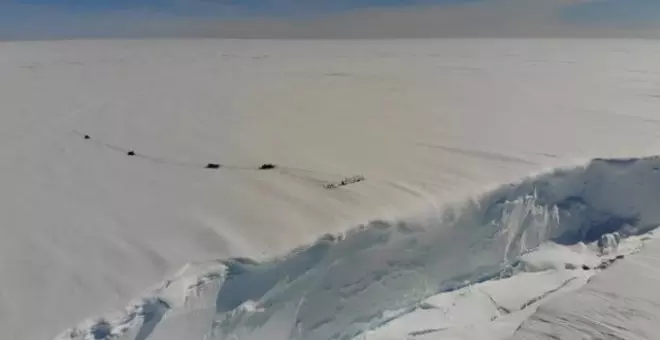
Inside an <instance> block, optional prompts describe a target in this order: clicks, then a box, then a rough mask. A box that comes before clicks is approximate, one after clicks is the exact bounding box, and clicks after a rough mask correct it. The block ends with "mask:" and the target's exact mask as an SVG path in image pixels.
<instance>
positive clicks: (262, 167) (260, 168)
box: [259, 163, 275, 170]
mask: <svg viewBox="0 0 660 340" xmlns="http://www.w3.org/2000/svg"><path fill="white" fill-rule="evenodd" d="M270 169H275V164H271V163H266V164H262V165H261V166H260V167H259V170H270Z"/></svg>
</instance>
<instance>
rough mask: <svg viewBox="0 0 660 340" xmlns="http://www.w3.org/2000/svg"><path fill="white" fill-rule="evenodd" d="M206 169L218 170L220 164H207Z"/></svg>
mask: <svg viewBox="0 0 660 340" xmlns="http://www.w3.org/2000/svg"><path fill="white" fill-rule="evenodd" d="M206 168H207V169H220V164H216V163H209V164H207V165H206Z"/></svg>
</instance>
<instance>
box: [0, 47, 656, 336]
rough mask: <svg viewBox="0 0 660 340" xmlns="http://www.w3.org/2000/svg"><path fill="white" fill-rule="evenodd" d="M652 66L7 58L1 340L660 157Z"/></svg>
mask: <svg viewBox="0 0 660 340" xmlns="http://www.w3.org/2000/svg"><path fill="white" fill-rule="evenodd" d="M659 60H660V47H658V45H657V44H655V43H654V42H653V41H643V40H477V39H474V40H398V41H389V40H383V41H331V40H328V41H256V40H254V41H239V40H235V41H232V40H226V41H223V40H127V41H113V40H106V41H54V42H1V43H0V74H1V75H2V78H1V79H0V168H1V169H2V176H0V188H2V204H0V216H2V217H3V218H2V225H1V226H2V237H0V329H2V333H3V336H2V337H3V338H4V339H21V340H23V339H36V340H39V339H51V338H53V337H54V336H56V335H57V334H58V333H59V332H61V331H64V330H65V329H67V328H69V327H72V326H74V325H77V324H78V323H79V322H81V321H82V320H85V319H87V318H90V317H95V316H99V315H103V314H105V313H106V312H108V311H113V310H123V309H124V308H125V307H126V306H127V305H128V304H129V301H131V300H132V299H134V298H136V297H139V296H141V295H142V294H144V293H145V290H147V288H148V287H152V286H153V285H154V284H158V282H161V281H162V280H163V279H165V278H167V277H172V276H175V275H176V274H175V273H176V272H177V271H178V270H179V269H180V268H182V267H184V266H185V265H186V264H187V263H203V262H205V261H211V260H215V259H223V258H229V257H250V258H253V259H257V260H264V259H268V258H270V257H272V256H274V255H281V254H285V253H287V252H288V251H290V250H291V249H293V248H295V247H297V246H301V245H304V244H309V243H312V242H314V241H315V240H317V238H319V237H320V236H321V235H323V234H325V233H336V232H341V231H346V230H348V229H351V228H353V227H355V226H357V225H359V224H361V223H365V222H367V221H369V220H373V219H385V220H393V219H402V220H406V221H417V220H420V221H424V220H426V219H428V218H429V217H432V216H435V215H441V214H443V212H444V208H443V206H444V205H445V204H448V203H451V202H463V201H465V200H466V199H467V198H469V197H472V196H475V195H478V194H480V193H483V192H486V191H488V190H490V189H492V188H494V187H496V186H498V185H500V184H503V183H507V182H512V181H518V180H520V179H522V178H523V177H525V176H527V175H530V174H532V173H538V172H541V171H546V170H548V169H552V168H555V167H567V166H568V167H570V166H574V165H576V164H584V163H586V162H587V161H588V160H589V159H591V158H594V157H636V156H646V155H653V154H658V153H659V152H660V133H659V132H658V131H660V129H659V128H660V124H659V123H660V120H659V118H658V107H660V61H659ZM84 134H88V135H89V136H90V137H91V139H89V140H86V139H84V138H82V135H84ZM128 150H135V152H136V156H137V157H128V156H126V153H125V152H126V151H128ZM210 162H212V163H220V164H222V165H225V167H222V168H220V169H217V170H216V169H204V165H206V164H207V163H210ZM268 162H269V163H275V164H277V165H279V166H280V167H279V168H278V169H276V170H274V171H255V170H254V169H255V168H256V167H258V166H259V165H260V164H262V163H268ZM649 169H650V168H649ZM353 175H363V176H365V178H366V181H364V182H360V183H357V184H355V185H349V186H346V187H342V188H339V189H334V190H327V189H324V188H323V186H322V185H323V184H324V183H327V182H334V181H338V180H341V179H342V178H344V177H347V176H353ZM651 183H655V182H647V183H646V185H647V186H649V185H651ZM524 194H527V193H524ZM622 200H624V201H625V198H622ZM419 223H422V222H419ZM440 226H443V225H442V224H440ZM444 242H451V240H445V241H444ZM507 244H508V243H507ZM395 248H396V247H395ZM506 254H508V252H506V251H505V255H506ZM516 255H517V254H516ZM392 256H393V255H392ZM612 269H614V268H612ZM365 270H366V269H365ZM608 270H609V269H608ZM526 275H527V274H526ZM530 275H531V274H530ZM562 275H564V274H562ZM598 277H599V276H598V275H597V276H596V278H598ZM603 280H605V278H603ZM395 283H396V282H395ZM404 283H405V282H404ZM396 284H398V283H396ZM404 286H405V285H404ZM585 287H590V286H589V284H588V285H587V286H585ZM400 288H401V289H403V288H405V287H400ZM284 290H286V289H284ZM570 294H573V293H570ZM426 295H428V294H426V293H425V294H420V295H419V297H420V299H421V298H426V297H427V296H426ZM566 296H568V295H566ZM553 301H557V302H556V304H561V303H562V301H564V300H553ZM551 302H552V301H551ZM214 303H215V301H214ZM564 303H565V302H564ZM401 305H402V306H403V305H404V304H401ZM554 306H556V305H555V304H553V305H550V306H549V307H548V308H553V307H554ZM156 307H158V306H156ZM215 307H217V306H215ZM380 307H383V306H380V305H378V306H373V308H375V309H377V308H380ZM387 307H391V306H387ZM245 308H247V307H245ZM248 309H249V308H248ZM542 311H543V310H540V312H542ZM156 314H158V313H156ZM534 320H537V319H536V318H534V317H533V318H531V319H529V320H528V323H525V324H524V326H523V328H521V329H520V330H519V331H523V330H524V329H525V327H527V325H529V323H533V322H534ZM230 321H231V320H230ZM312 321H314V320H311V321H309V322H312ZM317 321H318V320H317ZM321 321H322V320H321ZM346 322H348V321H346ZM530 327H531V328H533V329H534V330H538V327H533V326H530ZM324 332H325V331H324ZM530 332H531V331H530ZM101 333H102V332H100V331H99V332H97V333H96V334H97V335H102V334H101ZM155 334H156V332H154V335H155ZM323 334H326V333H323ZM415 334H417V333H415ZM430 334H432V333H429V335H430ZM421 335H424V334H421ZM136 336H139V334H138V335H136ZM641 338H643V337H641ZM153 339H157V338H156V337H153ZM631 339H632V338H631Z"/></svg>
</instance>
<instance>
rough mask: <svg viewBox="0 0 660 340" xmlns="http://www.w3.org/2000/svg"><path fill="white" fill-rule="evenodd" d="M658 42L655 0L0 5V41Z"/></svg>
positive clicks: (54, 0) (29, 0) (38, 0)
mask: <svg viewBox="0 0 660 340" xmlns="http://www.w3.org/2000/svg"><path fill="white" fill-rule="evenodd" d="M141 36H145V37H225V38H426V37H546V36H550V37H554V36H557V37H573V36H575V37H580V36H588V37H592V36H593V37H644V38H646V37H660V0H0V39H48V38H79V37H83V38H84V37H141Z"/></svg>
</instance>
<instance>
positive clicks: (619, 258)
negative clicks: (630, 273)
mask: <svg viewBox="0 0 660 340" xmlns="http://www.w3.org/2000/svg"><path fill="white" fill-rule="evenodd" d="M623 258H624V256H623V255H617V256H616V259H617V260H623Z"/></svg>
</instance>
